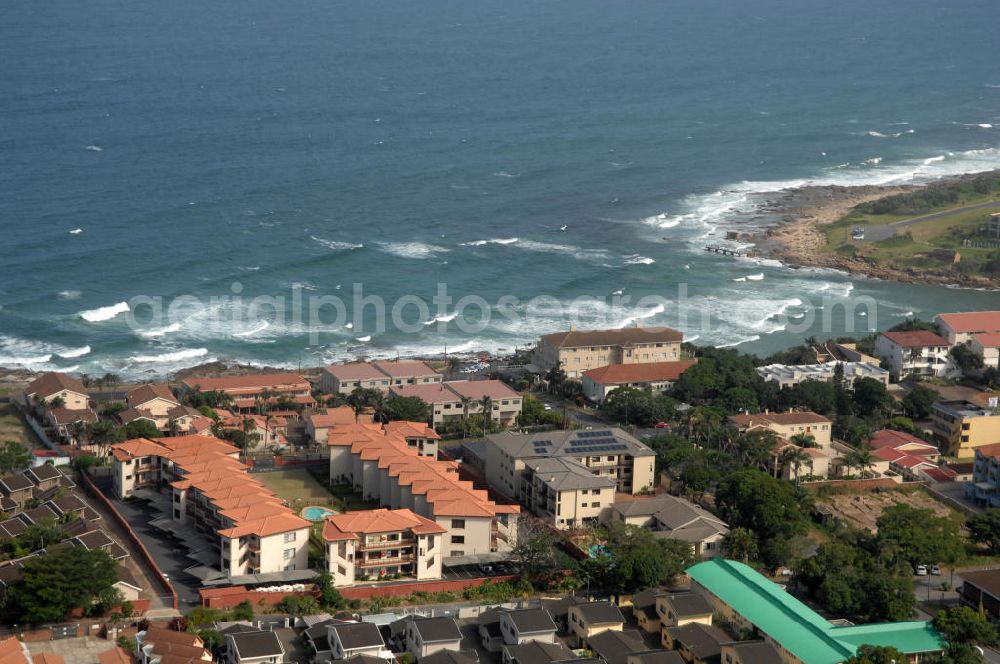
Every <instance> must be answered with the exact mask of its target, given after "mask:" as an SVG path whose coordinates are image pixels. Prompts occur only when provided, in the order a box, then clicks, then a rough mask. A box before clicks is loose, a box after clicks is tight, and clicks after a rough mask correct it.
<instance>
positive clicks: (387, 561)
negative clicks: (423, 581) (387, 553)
mask: <svg viewBox="0 0 1000 664" xmlns="http://www.w3.org/2000/svg"><path fill="white" fill-rule="evenodd" d="M412 562H414V556H413V554H409V555H405V556H396V557H395V558H369V559H368V560H356V561H355V563H354V564H355V565H357V566H358V567H382V566H383V565H401V564H404V563H412Z"/></svg>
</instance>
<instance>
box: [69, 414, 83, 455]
mask: <svg viewBox="0 0 1000 664" xmlns="http://www.w3.org/2000/svg"><path fill="white" fill-rule="evenodd" d="M69 433H70V436H72V437H73V442H74V443H76V449H80V448H81V447H82V446H83V445H82V443H81V441H82V440H83V438H84V436H85V435H86V434H87V423H86V422H84V421H83V420H77V421H76V422H73V424H71V425H69Z"/></svg>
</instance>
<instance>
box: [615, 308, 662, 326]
mask: <svg viewBox="0 0 1000 664" xmlns="http://www.w3.org/2000/svg"><path fill="white" fill-rule="evenodd" d="M664 311H666V307H664V306H663V305H662V304H657V305H656V306H653V307H650V308H649V309H645V310H640V311H638V312H636V313H635V314H633V315H631V316H626V317H625V319H624V320H623V321H622V322H621V323H620V324H619V325H618V327H620V328H621V327H628V326H629V325H631V324H632V323H634V322H636V321H637V320H644V319H646V318H652V317H653V316H656V315H657V314H662V313H663V312H664Z"/></svg>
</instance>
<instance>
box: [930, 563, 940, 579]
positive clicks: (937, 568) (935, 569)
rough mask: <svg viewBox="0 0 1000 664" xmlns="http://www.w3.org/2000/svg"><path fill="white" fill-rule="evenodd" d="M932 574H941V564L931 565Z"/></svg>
mask: <svg viewBox="0 0 1000 664" xmlns="http://www.w3.org/2000/svg"><path fill="white" fill-rule="evenodd" d="M931 574H933V575H934V576H941V567H940V566H939V565H931Z"/></svg>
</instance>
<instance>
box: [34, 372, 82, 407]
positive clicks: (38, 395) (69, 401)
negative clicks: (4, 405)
mask: <svg viewBox="0 0 1000 664" xmlns="http://www.w3.org/2000/svg"><path fill="white" fill-rule="evenodd" d="M56 399H61V400H62V402H63V405H62V407H63V408H65V409H66V410H89V409H90V397H89V396H88V395H87V388H85V387H84V386H83V383H81V382H80V381H78V380H77V379H76V378H73V377H72V376H67V375H66V374H64V373H58V372H52V373H46V374H42V375H41V376H39V377H38V378H36V379H35V380H33V381H31V382H30V383H28V386H27V387H26V388H24V401H25V403H28V404H32V403H35V402H37V401H41V400H44V401H45V403H47V404H51V403H52V402H53V401H55V400H56Z"/></svg>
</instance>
